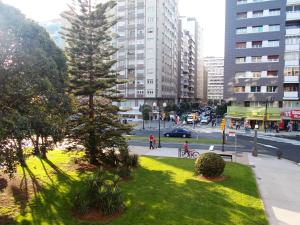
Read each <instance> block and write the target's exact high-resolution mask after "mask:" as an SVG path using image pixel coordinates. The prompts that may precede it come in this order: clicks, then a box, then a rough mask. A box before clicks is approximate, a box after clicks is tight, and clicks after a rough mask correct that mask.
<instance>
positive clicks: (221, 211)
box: [116, 168, 267, 225]
mask: <svg viewBox="0 0 300 225" xmlns="http://www.w3.org/2000/svg"><path fill="white" fill-rule="evenodd" d="M174 175H175V174H173V173H172V172H169V171H153V170H148V169H146V168H139V171H137V172H136V173H135V179H134V181H133V184H130V185H129V184H125V185H124V187H123V188H125V190H126V191H123V192H124V193H125V192H127V193H126V201H127V202H130V204H129V205H128V214H129V211H131V213H132V214H133V213H134V212H135V215H137V216H136V217H134V216H133V215H132V218H134V220H133V221H135V224H178V225H179V224H247V225H248V224H253V225H256V224H260V225H262V224H267V222H266V221H265V219H264V218H265V217H264V211H263V209H256V208H253V207H251V206H249V207H247V206H243V205H241V204H240V203H238V202H234V201H231V200H230V199H229V198H228V196H227V195H226V194H224V193H222V191H220V190H219V189H218V188H216V187H215V185H214V183H207V182H201V181H198V180H194V179H188V180H186V182H184V183H177V182H174ZM132 187H134V188H132ZM128 214H127V215H124V218H123V219H124V220H125V221H126V220H130V218H129V216H128ZM116 224H122V223H116Z"/></svg>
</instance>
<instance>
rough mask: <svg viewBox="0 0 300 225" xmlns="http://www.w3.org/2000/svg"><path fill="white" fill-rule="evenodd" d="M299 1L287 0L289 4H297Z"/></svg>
mask: <svg viewBox="0 0 300 225" xmlns="http://www.w3.org/2000/svg"><path fill="white" fill-rule="evenodd" d="M297 3H300V0H287V1H286V4H287V5H295V4H297Z"/></svg>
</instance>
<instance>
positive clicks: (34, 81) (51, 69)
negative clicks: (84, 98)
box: [0, 3, 69, 171]
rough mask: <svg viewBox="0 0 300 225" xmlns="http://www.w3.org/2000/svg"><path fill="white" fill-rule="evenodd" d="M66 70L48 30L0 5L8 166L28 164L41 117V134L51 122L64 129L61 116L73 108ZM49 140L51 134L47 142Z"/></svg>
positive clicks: (0, 109)
mask: <svg viewBox="0 0 300 225" xmlns="http://www.w3.org/2000/svg"><path fill="white" fill-rule="evenodd" d="M66 72H67V71H66V63H65V57H64V54H63V52H62V51H61V50H60V49H59V48H58V47H56V45H55V44H54V42H53V41H52V40H51V39H50V37H49V35H48V33H47V32H46V30H45V29H44V28H42V27H41V26H39V25H38V24H37V23H35V22H33V21H31V20H28V19H26V18H25V16H24V15H23V14H22V13H21V12H20V11H19V10H17V9H16V8H14V7H11V6H8V5H5V4H3V3H0V145H1V146H5V148H4V147H3V148H1V153H0V155H2V157H1V156H0V160H2V162H3V164H5V165H6V167H7V168H12V167H10V165H13V163H12V162H13V161H14V160H12V159H17V160H18V162H19V163H20V164H21V165H22V166H25V160H24V155H23V145H24V144H23V142H24V140H25V139H30V138H34V137H37V136H38V129H37V126H36V124H37V118H38V115H41V114H42V116H40V122H41V123H39V124H40V125H39V128H40V126H41V127H42V129H43V130H49V129H51V128H50V127H52V126H53V123H52V122H55V123H56V126H59V127H62V126H63V124H59V123H60V122H61V121H63V120H62V119H60V120H59V119H58V118H57V117H59V116H60V115H62V113H61V112H60V111H61V110H62V109H63V110H62V111H63V112H66V111H67V110H64V109H65V108H66V107H67V106H68V105H69V104H66V103H67V102H69V100H68V96H67V95H66V94H65V89H66V80H67V73H66ZM54 102H55V103H54ZM41 105H43V107H40V106H41ZM49 118H52V122H51V123H49ZM54 118H56V119H54ZM45 120H46V121H47V122H45ZM55 134H56V133H55ZM51 136H52V137H54V133H51V132H48V133H47V140H49V138H50V139H51ZM43 137H44V138H46V136H45V135H44V136H43ZM35 143H39V142H35ZM36 150H37V149H36ZM0 163H1V162H0ZM8 164H9V166H8ZM9 171H11V169H9Z"/></svg>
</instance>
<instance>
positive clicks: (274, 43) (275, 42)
mask: <svg viewBox="0 0 300 225" xmlns="http://www.w3.org/2000/svg"><path fill="white" fill-rule="evenodd" d="M268 47H279V40H269V41H268Z"/></svg>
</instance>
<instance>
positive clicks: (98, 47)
mask: <svg viewBox="0 0 300 225" xmlns="http://www.w3.org/2000/svg"><path fill="white" fill-rule="evenodd" d="M115 6H116V2H115V1H105V3H100V4H96V3H95V1H90V0H76V1H73V4H72V5H70V10H69V11H67V12H65V13H64V14H63V15H62V16H63V18H65V19H66V21H67V22H68V24H69V25H68V26H66V27H64V29H63V30H64V31H63V33H62V34H63V37H64V39H65V41H66V54H67V60H68V68H69V70H68V71H69V74H70V87H69V91H70V93H71V94H72V95H73V96H74V97H75V99H76V109H77V111H76V114H74V115H73V116H71V118H70V120H69V128H70V129H69V138H70V140H71V141H72V143H73V145H83V146H84V148H85V151H86V156H87V158H88V160H89V162H90V163H91V164H96V165H97V164H103V163H104V161H105V159H104V155H105V154H104V153H105V151H106V150H108V149H109V150H110V151H111V150H113V151H116V150H119V151H121V152H122V154H123V155H124V154H125V155H127V154H128V148H127V144H126V140H125V138H124V137H123V136H122V134H124V133H126V132H128V131H129V128H128V127H127V126H126V125H124V124H122V123H121V122H120V121H119V116H118V112H119V107H118V106H117V104H114V103H116V102H120V101H121V96H120V94H119V92H118V91H117V89H116V86H117V84H121V83H122V82H119V81H118V79H117V73H116V72H115V71H113V70H112V67H113V65H114V64H115V63H116V61H115V60H113V59H112V58H113V57H112V56H113V55H114V54H115V53H116V51H117V49H116V48H114V47H113V46H112V38H113V34H112V32H111V28H112V27H113V26H114V25H115V24H116V22H117V20H116V18H115V17H114V16H113V15H112V14H111V12H112V9H113V8H114V7H115Z"/></svg>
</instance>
